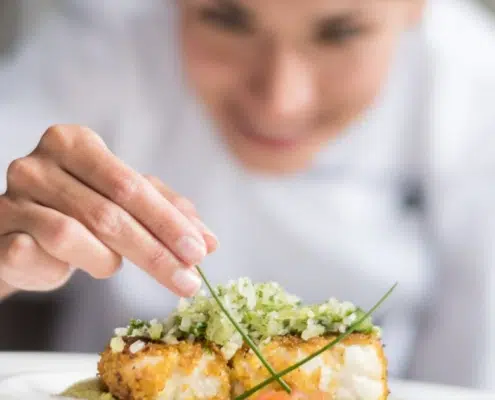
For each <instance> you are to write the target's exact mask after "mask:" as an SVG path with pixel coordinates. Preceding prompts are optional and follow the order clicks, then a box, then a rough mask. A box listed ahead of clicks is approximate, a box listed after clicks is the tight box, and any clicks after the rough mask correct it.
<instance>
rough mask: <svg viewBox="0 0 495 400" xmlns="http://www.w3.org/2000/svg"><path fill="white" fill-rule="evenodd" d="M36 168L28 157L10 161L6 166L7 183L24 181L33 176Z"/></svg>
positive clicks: (12, 183) (13, 183) (14, 183)
mask: <svg viewBox="0 0 495 400" xmlns="http://www.w3.org/2000/svg"><path fill="white" fill-rule="evenodd" d="M36 169H37V168H36V166H35V165H34V162H33V160H32V159H31V158H30V157H23V158H18V159H17V160H14V161H12V162H11V163H10V165H9V167H8V168H7V185H8V186H15V185H16V184H19V183H23V182H26V181H27V180H29V179H30V178H32V177H33V176H36Z"/></svg>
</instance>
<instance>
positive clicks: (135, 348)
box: [129, 340, 146, 354]
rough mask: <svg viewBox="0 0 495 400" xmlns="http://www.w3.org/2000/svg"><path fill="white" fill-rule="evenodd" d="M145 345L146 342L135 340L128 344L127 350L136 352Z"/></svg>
mask: <svg viewBox="0 0 495 400" xmlns="http://www.w3.org/2000/svg"><path fill="white" fill-rule="evenodd" d="M145 347H146V343H144V342H143V341H142V340H137V341H135V342H134V343H133V344H131V345H130V346H129V351H130V352H131V353H132V354H136V353H137V352H139V351H141V350H143V349H144V348H145Z"/></svg>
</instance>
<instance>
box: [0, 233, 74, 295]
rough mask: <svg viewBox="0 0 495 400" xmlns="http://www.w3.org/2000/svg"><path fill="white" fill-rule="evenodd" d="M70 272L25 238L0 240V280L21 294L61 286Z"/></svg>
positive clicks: (25, 236)
mask: <svg viewBox="0 0 495 400" xmlns="http://www.w3.org/2000/svg"><path fill="white" fill-rule="evenodd" d="M71 274H72V270H71V269H70V268H69V265H68V264H67V263H64V262H62V261H60V260H57V259H56V258H54V257H52V256H50V255H49V254H47V253H46V252H45V251H44V250H43V249H42V248H41V247H40V246H39V245H38V244H37V243H36V241H35V240H34V239H33V238H32V237H31V236H29V235H26V234H23V233H12V234H10V235H4V236H0V280H1V281H3V282H5V283H6V284H7V285H9V286H11V287H14V288H18V289H21V290H30V291H48V290H53V289H56V288H58V287H60V286H62V285H63V284H64V283H65V282H67V280H68V279H69V278H70V276H71Z"/></svg>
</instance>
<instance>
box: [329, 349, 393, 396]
mask: <svg viewBox="0 0 495 400" xmlns="http://www.w3.org/2000/svg"><path fill="white" fill-rule="evenodd" d="M381 373H382V365H381V361H380V357H379V355H378V352H377V350H376V348H375V347H373V346H358V345H355V346H349V347H346V349H345V353H344V364H343V365H342V369H341V370H340V373H339V385H338V386H339V389H338V390H337V392H336V395H335V399H336V400H378V399H380V398H381V397H382V395H383V385H382V382H381V381H380V378H381Z"/></svg>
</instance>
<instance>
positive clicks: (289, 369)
mask: <svg viewBox="0 0 495 400" xmlns="http://www.w3.org/2000/svg"><path fill="white" fill-rule="evenodd" d="M397 285H398V283H395V284H394V285H393V286H392V287H391V288H390V289H389V290H388V291H387V292H386V293H385V294H384V295H383V296H382V297H381V299H380V300H378V302H377V303H376V304H375V305H374V306H373V307H372V308H371V309H370V310H369V311H368V312H367V313H366V314H364V315H363V316H362V317H361V318H360V319H358V320H357V321H356V322H354V323H353V324H352V325H351V326H350V327H349V328H348V329H347V330H346V331H345V332H344V333H342V334H340V335H339V336H337V337H336V338H335V339H334V340H332V341H331V342H330V343H328V344H327V345H325V346H324V347H322V348H321V349H319V350H316V351H315V352H314V353H313V354H310V355H309V356H307V357H306V358H304V359H302V360H301V361H299V362H297V363H295V364H293V365H292V366H290V367H287V368H286V369H284V370H282V371H280V372H279V373H278V374H277V375H276V376H271V377H270V378H267V379H265V380H264V381H263V382H261V383H259V384H258V385H256V386H254V387H253V388H251V389H249V390H248V391H246V392H245V393H243V394H241V395H239V396H237V397H236V398H235V400H244V399H247V398H248V397H250V396H252V395H253V394H255V393H256V392H258V391H259V390H261V389H263V388H264V387H265V386H267V385H269V384H270V383H272V382H273V381H275V380H276V379H277V378H282V377H283V376H285V375H287V374H289V373H291V372H292V371H294V370H296V369H298V368H299V367H301V366H302V365H304V364H306V363H307V362H309V361H311V360H312V359H313V358H315V357H318V356H319V355H320V354H322V353H324V352H325V351H327V350H330V349H331V348H332V347H334V346H335V345H337V344H338V343H339V342H341V341H342V340H344V339H346V338H347V337H348V336H350V335H351V334H352V333H353V332H354V331H355V330H356V329H357V328H358V327H359V325H360V324H361V323H363V322H364V321H365V320H366V319H367V318H368V317H370V316H371V315H372V314H373V313H374V312H375V311H376V310H377V309H378V308H380V306H381V305H382V304H383V303H384V302H385V301H386V300H387V299H388V298H389V297H390V295H391V294H392V292H393V291H394V290H395V288H396V287H397Z"/></svg>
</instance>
